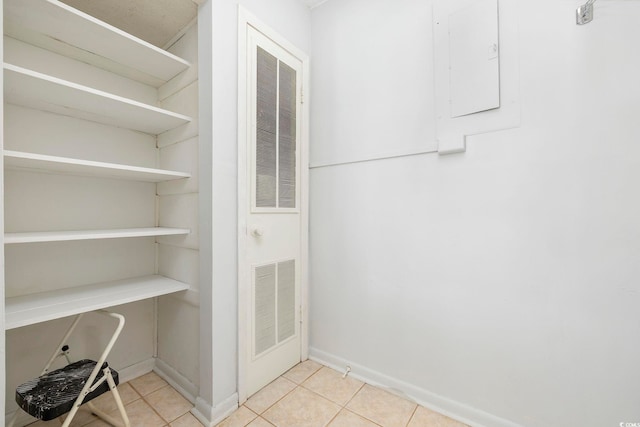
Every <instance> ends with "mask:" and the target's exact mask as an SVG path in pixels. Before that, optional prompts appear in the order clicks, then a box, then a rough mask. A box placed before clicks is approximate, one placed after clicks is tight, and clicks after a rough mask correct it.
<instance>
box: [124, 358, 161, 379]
mask: <svg viewBox="0 0 640 427" xmlns="http://www.w3.org/2000/svg"><path fill="white" fill-rule="evenodd" d="M155 366H156V359H155V358H153V357H150V358H148V359H146V360H143V361H142V362H138V363H135V364H133V365H131V366H127V367H126V368H122V369H117V371H118V375H119V377H120V378H119V379H120V383H126V382H127V381H131V380H133V379H136V378H138V377H141V376H143V375H144V374H148V373H149V372H151V371H153V368H154V367H155Z"/></svg>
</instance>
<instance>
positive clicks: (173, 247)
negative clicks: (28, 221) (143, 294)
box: [156, 24, 200, 400]
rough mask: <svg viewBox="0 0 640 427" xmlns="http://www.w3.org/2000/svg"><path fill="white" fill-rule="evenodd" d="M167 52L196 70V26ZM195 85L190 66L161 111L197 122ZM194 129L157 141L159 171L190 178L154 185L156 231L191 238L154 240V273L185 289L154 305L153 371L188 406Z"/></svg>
mask: <svg viewBox="0 0 640 427" xmlns="http://www.w3.org/2000/svg"><path fill="white" fill-rule="evenodd" d="M167 50H168V51H169V52H171V53H173V54H175V55H177V56H179V57H180V58H183V59H186V60H187V61H189V62H191V63H192V64H197V63H198V26H197V25H196V24H194V25H192V26H191V27H189V28H187V29H186V30H185V32H184V34H183V35H182V36H181V37H180V38H179V39H178V40H177V41H176V42H175V43H173V44H172V45H171V46H170V47H169V48H168V49H167ZM198 85H199V81H198V67H197V65H193V66H192V67H190V68H189V69H187V70H185V71H184V72H182V73H180V74H179V75H178V76H176V77H174V78H173V79H171V81H169V82H167V83H166V84H165V85H163V86H162V87H161V88H160V89H159V91H158V93H159V98H160V101H161V104H162V106H163V107H164V108H166V109H168V110H171V111H176V112H178V113H181V114H185V115H188V116H190V117H194V118H197V117H198ZM198 127H199V120H197V119H196V120H193V121H192V122H191V123H188V124H186V125H183V126H181V127H179V128H176V129H172V130H170V131H168V132H165V133H164V134H162V135H160V136H159V137H158V146H159V150H158V151H159V156H158V157H159V165H160V167H161V168H163V169H168V170H179V171H186V172H189V173H191V178H189V179H181V180H176V181H167V182H161V183H159V184H158V186H157V190H158V211H159V219H160V224H159V225H160V226H165V227H187V228H189V229H191V233H190V234H189V235H188V236H184V237H175V236H165V237H161V238H158V242H159V244H158V273H159V274H161V275H163V276H166V277H170V278H172V279H175V280H178V281H181V282H183V283H188V284H189V285H190V289H189V290H188V291H186V292H179V293H176V294H170V295H167V296H164V297H162V298H159V300H158V318H157V321H158V323H157V340H158V342H157V349H158V354H157V357H158V360H157V361H156V362H157V365H156V371H158V372H159V373H160V374H161V375H163V376H164V377H165V378H167V379H169V380H170V381H171V382H172V385H173V386H174V387H176V388H177V389H179V390H180V391H181V392H182V393H183V394H184V395H185V396H186V397H187V398H189V399H190V400H194V399H195V397H196V396H197V395H198V386H199V384H200V378H199V374H200V364H199V348H200V346H199V327H198V326H199V306H200V304H199V301H200V283H199V275H198V269H199V266H198V256H199V249H200V243H199V233H198V231H199V227H198V218H199V217H198V193H199V176H198V152H199V135H198V133H199V129H198ZM180 224H181V225H180Z"/></svg>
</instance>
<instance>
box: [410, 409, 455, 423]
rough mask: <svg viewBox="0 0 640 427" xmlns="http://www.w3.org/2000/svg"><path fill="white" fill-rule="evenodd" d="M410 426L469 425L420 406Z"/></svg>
mask: <svg viewBox="0 0 640 427" xmlns="http://www.w3.org/2000/svg"><path fill="white" fill-rule="evenodd" d="M408 427H467V425H466V424H463V423H461V422H459V421H456V420H452V419H451V418H449V417H445V416H444V415H442V414H439V413H437V412H433V411H431V410H430V409H427V408H425V407H422V406H418V409H416V413H415V414H413V418H411V421H410V422H409V426H408Z"/></svg>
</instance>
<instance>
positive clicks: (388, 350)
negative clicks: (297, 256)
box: [310, 0, 640, 427]
mask: <svg viewBox="0 0 640 427" xmlns="http://www.w3.org/2000/svg"><path fill="white" fill-rule="evenodd" d="M515 1H516V0H502V1H501V4H509V5H512V6H513V5H514V2H515ZM423 3H424V2H415V1H411V0H394V1H393V2H392V1H391V0H376V1H370V2H365V1H363V0H340V1H329V2H327V3H325V4H324V5H323V6H320V7H319V8H318V9H315V10H314V11H313V13H312V21H313V33H312V40H313V48H312V50H313V52H314V55H313V58H312V67H313V68H312V91H313V95H314V97H313V98H312V105H311V108H312V114H313V115H314V116H315V121H314V126H313V128H312V138H311V145H312V147H315V149H314V150H312V154H313V155H316V156H319V155H318V154H317V153H318V149H319V148H318V147H319V146H320V147H322V148H320V150H321V152H322V153H334V157H335V158H336V159H337V160H338V161H340V160H342V159H343V158H344V159H346V160H351V159H352V158H351V157H350V156H351V155H352V154H353V153H357V154H358V155H361V156H365V155H366V152H367V148H366V147H371V146H388V147H390V149H391V147H395V146H397V144H400V145H404V144H409V145H411V144H414V145H416V146H417V145H419V144H425V145H426V144H429V141H426V140H424V133H423V132H421V131H419V130H418V129H419V125H418V123H417V121H420V123H422V124H426V125H428V126H434V123H435V119H434V117H432V116H429V115H426V114H425V115H423V116H420V117H417V116H414V115H410V113H411V112H410V111H406V112H407V114H408V115H407V118H406V123H405V122H403V121H398V122H396V123H397V125H398V126H399V127H402V128H403V129H404V130H402V132H403V133H405V135H406V132H408V131H407V130H406V129H407V128H409V129H413V130H412V131H410V132H409V133H410V135H408V136H406V137H407V138H409V139H411V141H409V142H407V141H404V140H396V139H394V138H387V137H386V136H385V132H381V133H380V134H378V135H376V134H375V133H372V132H371V131H370V129H368V127H370V126H381V127H382V128H383V129H385V128H386V126H388V125H386V124H385V123H382V124H380V123H379V122H374V121H371V120H370V119H371V118H373V117H374V116H372V115H371V114H370V113H369V110H370V109H371V108H375V106H369V107H368V108H367V109H363V110H361V111H358V110H357V109H351V110H350V114H351V116H352V119H353V120H348V121H346V120H344V119H343V118H340V117H334V116H333V113H332V112H331V111H326V110H327V109H330V108H332V103H331V102H325V101H324V98H323V97H326V96H334V99H333V101H335V102H339V101H340V99H339V98H337V94H335V91H334V88H336V87H351V93H350V96H355V97H366V96H367V94H366V92H368V91H370V90H374V89H375V90H376V91H383V92H384V93H385V94H386V95H385V99H383V101H385V102H391V103H394V104H395V103H397V102H399V101H403V102H406V103H407V104H409V105H417V104H418V103H419V102H420V101H419V99H418V98H421V97H423V96H427V97H429V96H430V94H431V93H432V92H433V91H432V89H426V86H425V85H426V83H425V82H423V81H420V80H418V81H415V79H416V77H412V79H414V80H412V81H411V82H410V83H411V84H412V85H413V86H414V87H417V88H419V90H417V91H416V92H415V93H413V94H410V95H407V94H406V93H404V92H402V91H398V92H397V93H396V92H394V91H393V90H392V87H393V85H394V84H395V82H394V81H393V80H391V79H389V78H384V79H379V80H378V81H377V83H378V85H382V86H383V88H382V89H380V88H375V87H366V86H363V82H362V81H355V80H356V76H357V75H358V74H356V73H355V72H354V70H355V69H356V68H357V69H359V70H362V74H361V76H362V79H364V80H365V82H367V84H369V83H370V82H371V79H369V78H368V77H367V76H366V72H367V70H375V67H376V66H377V62H378V58H367V57H362V56H359V55H357V54H356V55H354V57H353V58H350V57H347V56H344V55H331V54H330V52H328V51H327V50H323V47H322V43H323V40H325V39H326V38H327V37H330V34H332V33H335V32H336V31H338V32H339V33H340V34H342V41H343V42H344V44H345V45H348V46H353V47H356V48H357V45H354V43H355V42H359V43H363V42H365V40H363V39H362V37H361V36H360V35H350V33H349V31H348V29H347V28H345V26H347V25H350V23H355V26H356V28H358V24H360V23H362V21H363V20H368V21H369V22H386V23H387V24H388V25H385V26H381V27H380V28H379V31H380V32H381V33H382V34H385V33H388V34H394V32H395V31H396V30H397V28H396V27H394V26H393V25H396V26H401V25H403V22H406V23H408V24H410V25H417V23H416V22H415V21H414V20H413V19H412V18H411V16H412V15H413V14H424V13H425V11H424V9H423V8H424V5H423ZM391 4H393V5H394V6H393V7H391ZM576 6H577V2H574V1H560V2H558V1H551V0H545V1H542V2H537V3H536V5H535V7H527V8H526V13H522V14H520V16H519V21H520V22H519V45H520V91H521V93H520V97H521V105H522V122H521V123H522V124H521V126H520V127H519V128H516V129H512V130H508V131H502V132H497V133H488V134H484V135H479V136H473V137H469V138H468V141H467V142H468V144H467V152H466V153H464V154H460V155H451V156H443V157H438V156H437V155H436V154H425V155H417V156H409V157H402V158H397V159H390V160H380V161H371V162H364V163H357V164H347V165H339V166H332V167H320V168H314V169H312V171H311V297H310V298H311V310H310V315H311V347H312V348H311V354H312V356H315V357H316V358H318V359H321V360H325V361H329V362H331V363H334V364H336V365H340V364H346V363H350V364H351V366H352V367H354V374H356V375H358V374H359V375H362V376H364V377H368V378H373V379H375V380H377V381H379V382H381V383H383V384H386V385H390V386H393V387H395V388H397V389H400V390H402V391H404V392H406V393H408V394H410V395H412V396H413V397H416V398H418V399H419V400H420V401H421V402H422V403H425V404H427V405H431V406H435V407H438V408H440V409H444V410H445V411H447V412H448V413H450V414H451V415H454V416H458V417H463V418H465V419H466V420H467V421H469V422H473V423H474V424H476V425H481V424H484V425H487V426H489V425H491V426H501V425H504V426H507V425H512V426H513V425H521V426H529V427H555V426H558V427H560V426H568V425H571V426H588V427H600V426H607V425H615V426H617V425H619V423H620V422H638V421H640V406H638V403H637V396H638V395H640V370H638V369H637V359H638V354H640V344H639V341H638V339H637V337H638V336H640V313H639V312H638V309H637V307H638V305H639V304H640V262H639V261H640V251H639V249H638V248H640V223H639V222H638V220H637V219H638V218H639V217H640V200H639V199H638V194H640V193H639V190H640V189H639V188H638V187H639V183H640V146H639V145H638V144H637V141H638V140H639V139H640V127H639V125H638V123H639V121H638V117H640V103H639V102H638V99H640V85H637V84H636V80H637V76H638V75H639V74H640V50H638V49H637V46H636V41H637V40H638V37H640V30H639V29H638V26H637V22H636V17H637V16H638V14H639V13H640V4H638V3H636V2H628V1H607V2H605V1H603V2H597V3H596V4H595V19H594V21H593V22H592V23H591V24H589V25H586V26H583V27H578V26H576V25H575V17H574V14H575V7H576ZM520 7H521V6H520ZM521 9H522V7H521ZM384 16H393V19H390V20H385V19H384ZM403 16H404V17H406V20H403V19H402V17H403ZM425 16H426V15H425ZM392 24H393V25H392ZM420 25H424V26H429V22H423V23H421V24H420ZM403 31H405V32H406V31H410V30H407V29H404V30H403ZM416 31H417V30H416ZM425 34H426V36H427V37H428V35H429V34H431V33H430V32H429V31H427V32H426V33H425ZM376 37H377V38H378V39H380V38H382V35H381V34H378V35H377V36H376ZM393 40H395V37H393V36H392V37H391V38H390V39H389V43H386V44H381V45H379V46H378V47H379V57H380V58H387V57H391V55H392V52H393V51H394V49H395V48H396V46H395V45H394V42H393ZM421 43H422V44H418V45H416V46H417V48H416V49H415V52H414V55H415V57H416V61H417V62H418V63H422V59H420V57H422V56H427V57H430V55H431V52H432V50H431V48H430V47H429V43H430V41H429V40H423V41H422V42H421ZM362 48H363V49H365V50H366V49H367V47H366V46H362ZM336 59H339V61H340V62H338V63H333V64H331V66H329V65H328V63H329V62H331V61H335V60H336ZM319 70H322V73H320V72H319ZM331 70H333V71H331ZM427 76H428V73H426V74H425V78H426V77H427ZM321 94H322V96H320V95H321ZM424 112H425V113H426V112H428V110H427V109H424ZM318 117H321V118H322V120H319V119H318ZM365 120H366V121H365ZM340 135H349V138H348V139H346V138H343V137H340ZM342 153H345V154H344V156H342ZM321 160H324V157H320V158H313V157H312V164H314V163H316V162H320V161H321Z"/></svg>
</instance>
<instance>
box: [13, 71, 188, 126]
mask: <svg viewBox="0 0 640 427" xmlns="http://www.w3.org/2000/svg"><path fill="white" fill-rule="evenodd" d="M4 99H5V102H8V103H10V104H16V105H20V106H23V107H27V108H34V109H37V110H43V111H49V112H51V113H56V114H61V115H63V116H71V117H76V118H79V119H84V120H90V121H93V122H98V123H103V124H106V125H111V126H117V127H123V128H127V129H133V130H137V131H140V132H145V133H150V134H153V135H157V134H160V133H162V132H166V131H167V130H169V129H173V128H175V127H178V126H180V125H182V124H185V123H188V122H190V121H191V120H192V119H191V117H188V116H185V115H183V114H178V113H174V112H172V111H168V110H163V109H162V108H158V107H154V106H152V105H147V104H143V103H141V102H138V101H134V100H132V99H128V98H123V97H121V96H117V95H113V94H110V93H107V92H103V91H101V90H97V89H93V88H91V87H88V86H82V85H79V84H76V83H72V82H69V81H66V80H62V79H59V78H57V77H52V76H48V75H46V74H42V73H39V72H37V71H33V70H28V69H26V68H22V67H18V66H17V65H13V64H8V63H5V64H4Z"/></svg>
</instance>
